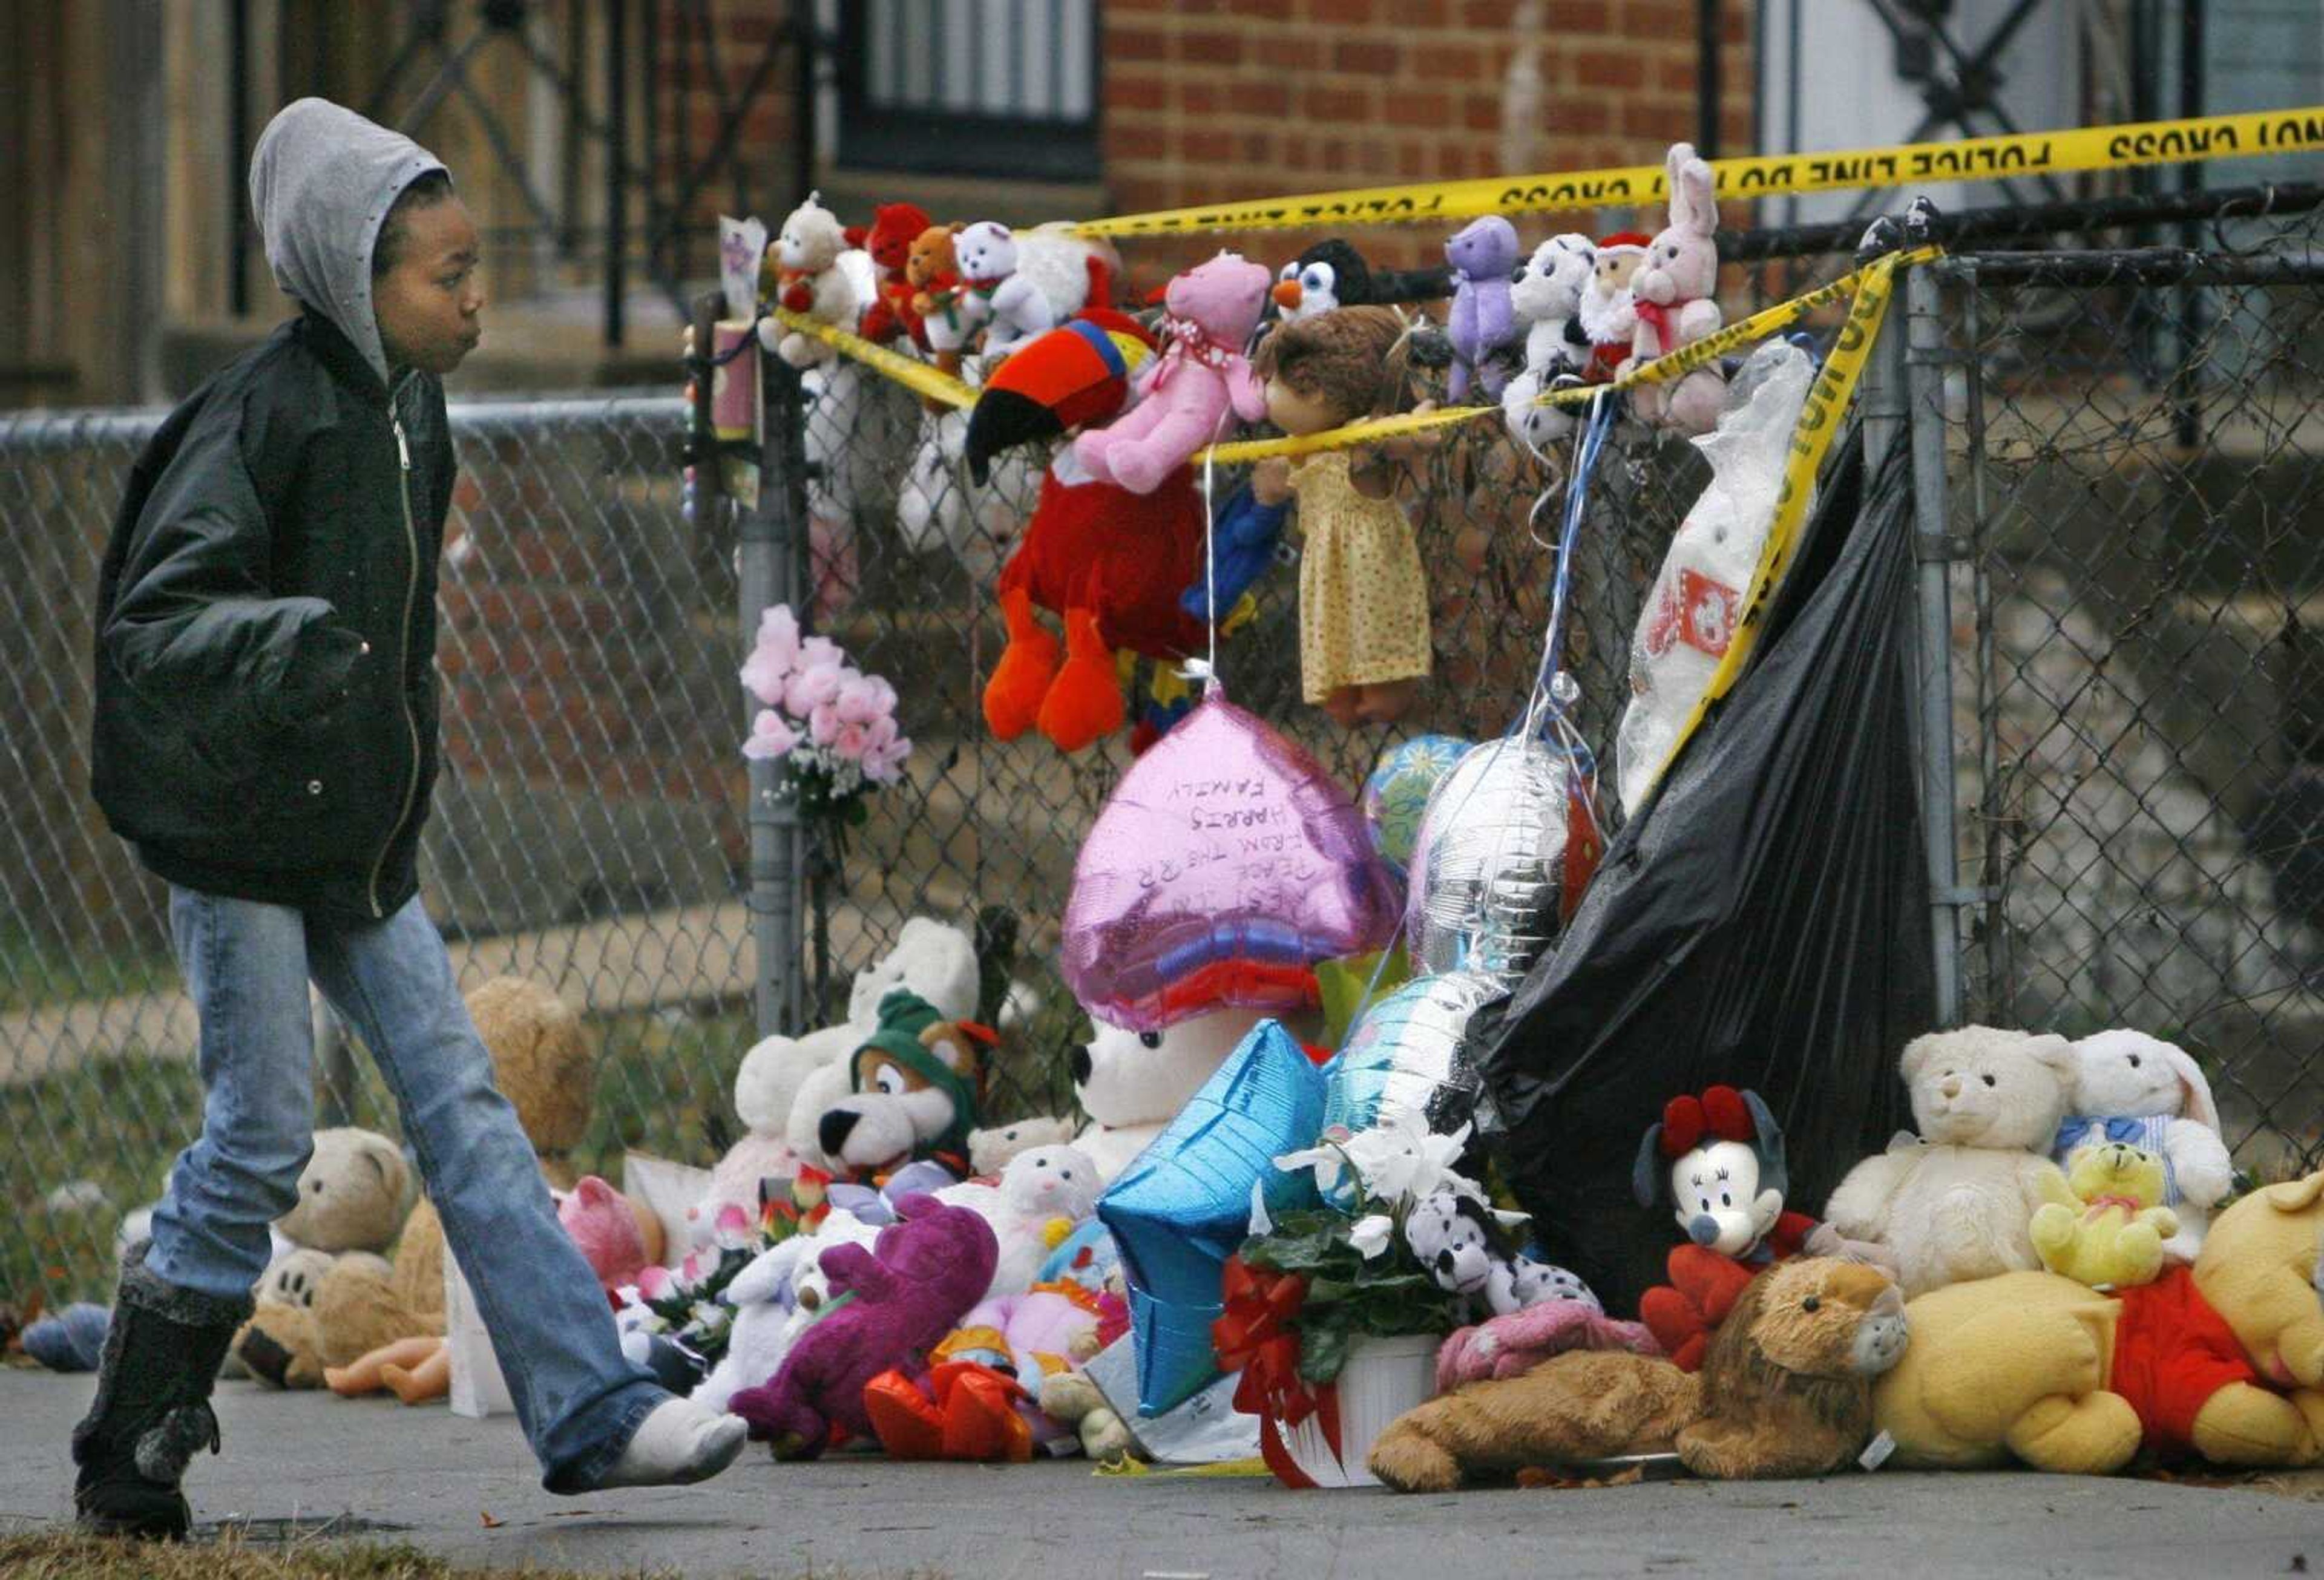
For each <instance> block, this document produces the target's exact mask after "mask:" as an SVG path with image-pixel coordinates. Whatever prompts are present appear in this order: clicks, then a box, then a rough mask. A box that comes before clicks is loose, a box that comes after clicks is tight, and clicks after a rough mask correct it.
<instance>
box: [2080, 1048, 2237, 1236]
mask: <svg viewBox="0 0 2324 1580" xmlns="http://www.w3.org/2000/svg"><path fill="white" fill-rule="evenodd" d="M2110 1141H2118V1142H2126V1143H2128V1144H2130V1145H2132V1146H2136V1147H2141V1148H2144V1150H2145V1151H2147V1152H2151V1153H2158V1154H2160V1155H2161V1157H2162V1159H2163V1206H2164V1207H2167V1208H2171V1209H2172V1211H2174V1212H2175V1213H2177V1215H2178V1217H2179V1232H2178V1233H2177V1234H2175V1235H2172V1236H2170V1237H2169V1238H2167V1239H2165V1240H2164V1241H2163V1255H2164V1256H2165V1257H2167V1258H2169V1259H2170V1260H2172V1261H2174V1262H2192V1261H2194V1260H2195V1254H2196V1253H2197V1252H2199V1251H2200V1250H2201V1249H2202V1248H2203V1231H2204V1229H2205V1228H2206V1226H2209V1223H2210V1219H2211V1211H2212V1209H2213V1208H2217V1207H2218V1205H2219V1203H2220V1202H2222V1201H2224V1200H2226V1199H2227V1192H2228V1191H2229V1190H2231V1189H2233V1188H2234V1184H2235V1163H2234V1162H2233V1161H2232V1160H2231V1159H2230V1158H2229V1157H2228V1156H2227V1143H2226V1142H2225V1141H2223V1140H2222V1139H2220V1135H2219V1110H2218V1105H2216V1104H2215V1103H2213V1102H2212V1100H2211V1084H2210V1082H2209V1081H2208V1080H2206V1079H2203V1072H2202V1070H2200V1069H2199V1068H2198V1067H2197V1065H2196V1063H2195V1061H2194V1060H2193V1059H2192V1058H2190V1057H2189V1055H2188V1053H2187V1052H2186V1050H2184V1049H2182V1048H2177V1047H2173V1046H2172V1044H2171V1043H2165V1042H2163V1041H2162V1040H2161V1039H2159V1038H2156V1037H2150V1036H2148V1035H2147V1034H2146V1033H2144V1032H2132V1031H2112V1032H2100V1033H2098V1034H2097V1035H2096V1036H2093V1037H2084V1038H2083V1039H2082V1040H2081V1041H2080V1042H2079V1043H2075V1044H2074V1079H2073V1089H2072V1090H2071V1091H2070V1092H2069V1093H2068V1094H2067V1101H2066V1116H2065V1118H2064V1119H2063V1120H2061V1122H2060V1123H2059V1125H2058V1135H2057V1140H2056V1141H2055V1142H2054V1143H2053V1144H2052V1146H2051V1155H2052V1157H2053V1158H2055V1159H2056V1160H2057V1161H2058V1162H2060V1163H2061V1164H2063V1163H2064V1162H2065V1161H2066V1154H2067V1153H2070V1152H2071V1151H2073V1150H2074V1149H2075V1148H2076V1147H2079V1146H2084V1145H2098V1144H2103V1143H2106V1142H2110Z"/></svg>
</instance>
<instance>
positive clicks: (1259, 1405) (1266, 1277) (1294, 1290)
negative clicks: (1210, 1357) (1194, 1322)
mask: <svg viewBox="0 0 2324 1580" xmlns="http://www.w3.org/2000/svg"><path fill="white" fill-rule="evenodd" d="M1221 1289H1222V1293H1223V1295H1224V1296H1225V1304H1226V1309H1225V1311H1224V1312H1223V1313H1222V1315H1221V1316H1220V1317H1219V1318H1218V1320H1216V1321H1215V1322H1213V1323H1212V1324H1211V1346H1212V1347H1213V1349H1215V1350H1217V1351H1218V1354H1219V1365H1220V1367H1221V1369H1222V1370H1224V1371H1229V1372H1240V1373H1242V1380H1241V1381H1240V1382H1239V1383H1236V1384H1235V1396H1234V1406H1235V1409H1237V1410H1240V1411H1242V1412H1243V1413H1244V1414H1245V1415H1255V1416H1273V1417H1277V1418H1278V1419H1282V1420H1283V1421H1284V1422H1286V1424H1289V1425H1293V1426H1296V1425H1297V1424H1298V1423H1299V1422H1301V1421H1303V1420H1305V1419H1306V1418H1307V1417H1308V1416H1310V1415H1312V1414H1314V1410H1315V1396H1314V1393H1312V1392H1309V1390H1308V1387H1307V1384H1306V1383H1305V1382H1304V1381H1302V1380H1301V1378H1300V1375H1299V1336H1298V1334H1296V1333H1295V1332H1293V1331H1291V1327H1290V1324H1291V1319H1292V1318H1294V1317H1296V1316H1297V1315H1298V1314H1299V1308H1300V1307H1301V1305H1302V1304H1304V1303H1305V1300H1306V1299H1307V1281H1306V1280H1305V1279H1304V1278H1301V1277H1299V1276H1298V1275H1297V1274H1296V1273H1279V1272H1259V1271H1258V1270H1257V1269H1255V1268H1252V1267H1250V1266H1247V1265H1245V1263H1244V1262H1243V1260H1242V1258H1241V1257H1240V1256H1230V1257H1228V1258H1227V1265H1226V1273H1225V1277H1224V1280H1223V1281H1222V1286H1221Z"/></svg>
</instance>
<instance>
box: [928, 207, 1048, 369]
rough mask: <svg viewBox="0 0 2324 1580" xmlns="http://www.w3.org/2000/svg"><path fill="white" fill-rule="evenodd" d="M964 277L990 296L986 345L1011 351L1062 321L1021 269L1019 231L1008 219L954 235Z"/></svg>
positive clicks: (992, 349) (985, 222)
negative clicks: (1019, 267) (1005, 222)
mask: <svg viewBox="0 0 2324 1580" xmlns="http://www.w3.org/2000/svg"><path fill="white" fill-rule="evenodd" d="M952 255H953V257H954V260H955V261H957V262H958V263H959V264H960V277H961V280H963V281H964V283H965V284H966V285H967V286H968V287H969V288H970V289H971V290H972V291H973V292H975V293H976V294H977V295H980V296H982V297H983V298H984V299H985V303H984V305H985V314H986V316H987V319H988V321H987V326H986V328H985V331H984V349H985V350H986V351H987V352H996V351H1007V350H1009V349H1010V348H1011V347H1013V346H1016V345H1018V344H1021V343H1023V342H1024V341H1027V340H1030V339H1031V338H1032V337H1033V336H1034V335H1040V334H1044V333H1046V332H1047V331H1048V330H1051V329H1054V328H1056V326H1057V317H1056V310H1055V309H1054V308H1051V307H1050V305H1049V300H1048V299H1047V297H1045V296H1043V295H1042V294H1041V291H1040V288H1039V287H1038V286H1037V285H1035V284H1034V283H1033V281H1032V280H1029V279H1028V278H1026V277H1025V276H1023V275H1021V274H1019V272H1018V271H1017V237H1016V235H1015V234H1013V233H1012V232H1011V231H1010V228H1009V227H1008V226H1007V225H1001V224H999V223H997V222H995V221H992V220H989V219H981V220H979V221H977V222H976V223H975V224H974V225H970V226H968V227H967V228H966V229H965V230H964V231H962V232H961V233H960V234H958V235H956V236H954V238H953V242H952Z"/></svg>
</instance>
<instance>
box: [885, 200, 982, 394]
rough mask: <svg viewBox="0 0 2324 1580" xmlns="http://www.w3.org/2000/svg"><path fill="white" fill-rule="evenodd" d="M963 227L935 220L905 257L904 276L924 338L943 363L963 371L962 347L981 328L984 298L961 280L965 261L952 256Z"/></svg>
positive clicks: (947, 369) (953, 370) (944, 367)
mask: <svg viewBox="0 0 2324 1580" xmlns="http://www.w3.org/2000/svg"><path fill="white" fill-rule="evenodd" d="M958 228H959V227H958V226H956V225H930V226H928V228H927V229H926V230H924V231H922V232H921V233H920V234H919V235H918V237H916V238H915V239H914V240H913V242H912V244H911V246H910V247H909V248H908V250H907V252H906V253H905V258H904V278H905V280H907V281H908V282H909V283H910V285H911V288H912V297H911V308H912V311H913V312H915V313H917V314H918V315H919V317H920V329H921V337H922V338H923V339H924V340H926V341H927V347H928V350H929V351H930V352H931V353H932V354H934V355H935V357H936V366H937V367H938V368H940V369H941V370H943V371H944V372H947V373H957V372H960V357H961V351H962V349H963V348H964V346H966V345H967V344H968V343H969V341H970V339H971V338H972V337H973V335H974V334H975V333H976V330H977V327H978V323H977V320H976V318H975V316H974V315H975V311H976V309H977V308H982V306H983V299H982V298H981V297H973V293H972V292H970V291H969V290H968V289H967V288H966V287H965V286H964V285H963V284H962V283H961V280H960V264H959V262H958V260H956V259H955V258H954V256H953V249H952V242H953V233H954V231H955V230H957V229H958Z"/></svg>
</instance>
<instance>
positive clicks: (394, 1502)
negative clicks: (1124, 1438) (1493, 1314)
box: [0, 1371, 2324, 1580]
mask: <svg viewBox="0 0 2324 1580" xmlns="http://www.w3.org/2000/svg"><path fill="white" fill-rule="evenodd" d="M92 1386H93V1383H92V1380H91V1379H89V1378H87V1377H79V1378H72V1377H57V1376H52V1375H51V1374H49V1373H29V1372H20V1371H5V1372H0V1444H5V1448H6V1450H7V1451H6V1452H5V1453H0V1530H23V1529H28V1528H30V1527H31V1526H33V1525H35V1524H38V1523H40V1522H42V1521H47V1520H60V1519H63V1518H65V1517H66V1516H67V1515H68V1514H69V1487H70V1480H71V1475H70V1468H69V1464H68V1462H67V1458H66V1440H67V1437H68V1434H69V1431H70V1429H71V1426H72V1423H73V1421H74V1420H75V1419H77V1418H78V1416H79V1414H80V1412H81V1410H83V1409H84V1408H85V1407H86V1405H87V1402H88V1396H89V1392H90V1391H91V1388H92ZM218 1415H219V1419H220V1420H221V1421H222V1423H223V1425H224V1428H225V1434H226V1446H227V1453H226V1456H224V1457H223V1458H218V1459H207V1458H206V1459H204V1460H202V1461H200V1462H198V1464H197V1465H196V1467H195V1469H194V1472H193V1475H192V1478H191V1482H190V1487H189V1490H190V1492H191V1493H192V1495H193V1498H194V1502H195V1506H196V1509H197V1511H198V1518H201V1519H204V1520H217V1519H221V1518H225V1517H228V1516H235V1515H238V1516H244V1517H247V1518H248V1519H249V1520H252V1521H254V1522H255V1523H256V1524H258V1526H259V1528H260V1529H265V1528H266V1527H268V1526H269V1525H272V1524H274V1523H276V1522H281V1521H288V1520H294V1519H295V1520H298V1521H299V1522H300V1524H301V1525H303V1526H312V1525H319V1524H321V1523H323V1522H325V1521H327V1520H333V1519H334V1518H344V1519H345V1520H346V1522H347V1524H348V1525H349V1526H350V1527H354V1528H355V1529H358V1530H359V1531H367V1532H369V1533H372V1534H374V1535H375V1536H376V1538H377V1539H380V1540H383V1541H408V1542H410V1543H412V1544H414V1545H416V1546H419V1547H421V1548H426V1549H428V1550H429V1551H432V1552H436V1553H439V1554H442V1555H444V1556H445V1557H449V1558H451V1559H453V1560H455V1561H457V1562H462V1563H479V1564H481V1563H493V1564H506V1565H524V1564H536V1565H557V1566H572V1567H576V1568H586V1569H589V1570H593V1571H597V1572H602V1573H605V1574H621V1573H635V1572H636V1571H638V1570H639V1569H641V1568H643V1569H647V1570H651V1571H663V1572H668V1573H674V1574H683V1575H688V1576H696V1575H700V1576H710V1575H741V1574H748V1575H756V1576H762V1577H780V1576H791V1575H806V1574H809V1573H812V1574H815V1575H821V1576H825V1580H836V1577H838V1576H841V1575H847V1576H857V1575H883V1576H892V1575H913V1574H919V1575H957V1576H962V1577H964V1580H966V1577H974V1580H1016V1577H1018V1576H1025V1577H1028V1580H1030V1577H1033V1576H1038V1577H1040V1580H1057V1577H1058V1576H1061V1575H1072V1576H1074V1580H1115V1577H1120V1580H1144V1577H1146V1576H1150V1575H1171V1576H1194V1575H1204V1576H1215V1577H1217V1580H1228V1577H1230V1576H1231V1577H1235V1580H1241V1577H1245V1576H1250V1577H1258V1576H1277V1575H1282V1576H1297V1577H1298V1580H1327V1577H1329V1576H1336V1575H1388V1576H1395V1577H1397V1580H1489V1577H1490V1576H1497V1575H1511V1576H1517V1575H1523V1576H1526V1577H1527V1580H1537V1577H1539V1576H1541V1575H1554V1576H1556V1577H1557V1580H1579V1577H1581V1576H1588V1575H1640V1574H1686V1573H1710V1572H1716V1573H1717V1574H1718V1575H1720V1577H1721V1580H1741V1577H1744V1576H1752V1575H1769V1576H1774V1575H1851V1576H1852V1575H1866V1574H1891V1573H1893V1574H1903V1575H1950V1574H1960V1575H1968V1574H1977V1575H2032V1574H2050V1573H2054V1574H2061V1575H2064V1574H2071V1575H2104V1576H2107V1580H2131V1577H2133V1576H2143V1575H2154V1576H2172V1577H2177V1576H2185V1575H2202V1576H2204V1577H2205V1580H2224V1577H2226V1576H2229V1575H2285V1574H2290V1573H2298V1572H2302V1571H2303V1569H2307V1570H2314V1571H2316V1572H2319V1573H2324V1502H2315V1501H2310V1500H2313V1499H2318V1498H2324V1473H2306V1474H2301V1475H2299V1476H2293V1477H2286V1478H2281V1479H2279V1480H2276V1481H2273V1482H2271V1483H2269V1484H2267V1486H2266V1487H2265V1488H2264V1489H2263V1488H2257V1487H2253V1486H2236V1487H2231V1488H2206V1487H2194V1486H2186V1485H2173V1484H2165V1483H2158V1482H2151V1481H2135V1480H2116V1481H2098V1480H2090V1479H2082V1478H2069V1477H2045V1476H2035V1475H2024V1474H2006V1475H2005V1474H1990V1475H1951V1476H1937V1475H1907V1474H1896V1473H1890V1472H1883V1473H1880V1474H1872V1475H1864V1474H1851V1475H1847V1476H1840V1477H1835V1478H1832V1479H1831V1480H1828V1481H1821V1482H1779V1483H1760V1484H1707V1483H1693V1482H1676V1483H1668V1484H1658V1485H1646V1486H1635V1487H1623V1488H1615V1489H1609V1490H1604V1491H1576V1492H1516V1491H1500V1492H1480V1493H1465V1494H1462V1495H1460V1496H1455V1497H1414V1498H1399V1497H1396V1496H1393V1495H1391V1494H1388V1493H1369V1492H1344V1493H1293V1492H1288V1491H1286V1490H1285V1489H1282V1488H1279V1487H1277V1486H1276V1485H1275V1484H1273V1483H1271V1482H1264V1481H1250V1480H1223V1479H1193V1478H1179V1477H1148V1478H1143V1479H1128V1478H1112V1477H1098V1476H1093V1475H1092V1474H1090V1470H1089V1466H1088V1465H1086V1464H1084V1463H1082V1462H1079V1461H1067V1462H1065V1463H1061V1464H1050V1465H1026V1466H1014V1467H988V1466H977V1465H891V1464H888V1463H886V1462H884V1461H881V1460H876V1459H869V1458H861V1457H849V1456H842V1457H837V1458H834V1459H831V1460H827V1461H825V1462H824V1463H822V1464H819V1465H776V1464H774V1463H772V1462H771V1461H770V1460H769V1459H768V1458H767V1457H766V1456H764V1454H763V1452H762V1451H761V1450H758V1449H755V1448H754V1449H752V1450H751V1451H750V1452H749V1454H748V1456H746V1457H745V1458H744V1460H743V1461H742V1463H741V1464H740V1465H737V1466H736V1467H735V1468H734V1469H733V1470H731V1471H729V1472H728V1473H727V1474H725V1475H724V1476H721V1477H720V1478H718V1479H717V1480H716V1481H715V1482H711V1483H709V1484H705V1485H703V1486H699V1487H692V1488H684V1489H673V1490H669V1491H654V1492H632V1493H612V1494H605V1495H602V1496H593V1497H586V1498H578V1499H562V1498H552V1497H550V1496H549V1495H548V1494H547V1493H543V1492H541V1491H540V1489H539V1485H538V1484H536V1481H535V1479H534V1475H533V1473H532V1469H531V1462H530V1457H529V1456H527V1455H526V1453H525V1450H524V1445H523V1442H522V1440H521V1438H520V1437H519V1435H518V1433H517V1430H516V1427H515V1425H514V1423H513V1422H512V1421H510V1420H507V1419H494V1420H489V1421H469V1420H463V1419H459V1418H457V1417H454V1416H452V1415H450V1414H448V1413H447V1411H446V1410H444V1409H443V1408H442V1407H441V1406H429V1407H424V1408H420V1409H411V1410H407V1409H405V1408H404V1407H402V1406H401V1405H399V1404H397V1403H395V1402H394V1401H392V1399H383V1400H378V1401H340V1400H336V1399H333V1398H331V1397H330V1396H328V1395H326V1394H314V1393H298V1394H280V1393H266V1392H261V1391H259V1390H257V1389H255V1388H254V1387H253V1386H252V1385H250V1384H247V1383H229V1384H227V1385H226V1387H225V1388H224V1389H223V1390H222V1391H221V1395H220V1400H219V1409H218ZM2302 1494H2304V1496H2303V1495H2302ZM488 1520H489V1521H490V1522H488Z"/></svg>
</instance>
